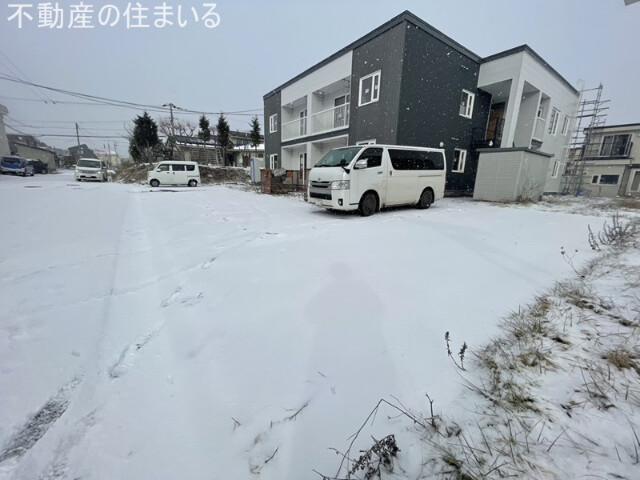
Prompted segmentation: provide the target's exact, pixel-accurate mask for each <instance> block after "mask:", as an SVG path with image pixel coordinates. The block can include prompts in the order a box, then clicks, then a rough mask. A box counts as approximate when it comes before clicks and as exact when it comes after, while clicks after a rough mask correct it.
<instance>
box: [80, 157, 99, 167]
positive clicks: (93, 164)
mask: <svg viewBox="0 0 640 480" xmlns="http://www.w3.org/2000/svg"><path fill="white" fill-rule="evenodd" d="M78 166H79V167H89V168H100V160H85V159H80V160H78Z"/></svg>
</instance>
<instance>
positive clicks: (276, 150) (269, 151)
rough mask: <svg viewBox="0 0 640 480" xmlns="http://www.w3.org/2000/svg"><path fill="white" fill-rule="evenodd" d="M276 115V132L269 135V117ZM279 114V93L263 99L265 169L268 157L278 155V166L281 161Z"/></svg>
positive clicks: (280, 122)
mask: <svg viewBox="0 0 640 480" xmlns="http://www.w3.org/2000/svg"><path fill="white" fill-rule="evenodd" d="M275 113H277V114H278V131H277V132H274V133H269V117H270V116H271V115H273V114H275ZM281 115H282V114H281V112H280V92H277V93H276V94H275V95H271V96H270V97H267V98H265V99H264V123H263V125H264V148H265V150H264V154H265V167H266V168H268V167H269V156H270V155H273V154H277V155H278V164H279V165H280V164H281V163H280V162H282V159H281V158H280V156H281V153H280V147H281V143H280V135H281V134H282V132H281V129H282V119H281V118H280V116H281Z"/></svg>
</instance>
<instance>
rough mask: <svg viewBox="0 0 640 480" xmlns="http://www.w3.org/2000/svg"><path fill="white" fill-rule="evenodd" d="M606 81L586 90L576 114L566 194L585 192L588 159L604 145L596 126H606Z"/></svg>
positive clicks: (564, 177)
mask: <svg viewBox="0 0 640 480" xmlns="http://www.w3.org/2000/svg"><path fill="white" fill-rule="evenodd" d="M602 89H603V87H602V84H600V85H598V87H597V88H590V89H582V90H581V91H580V104H579V106H578V112H577V114H576V117H575V118H576V121H575V127H574V130H573V135H572V137H571V143H570V144H569V152H568V154H567V160H568V163H567V167H566V170H565V173H564V176H563V182H564V184H563V188H562V193H564V194H565V195H576V196H578V195H581V194H582V176H583V173H584V167H585V160H587V159H588V158H591V157H596V156H597V155H598V150H599V148H600V145H599V144H598V143H596V142H595V141H594V140H593V135H592V132H593V129H595V128H598V127H602V126H604V124H605V121H606V118H607V110H608V109H609V107H608V106H606V104H607V103H609V100H602Z"/></svg>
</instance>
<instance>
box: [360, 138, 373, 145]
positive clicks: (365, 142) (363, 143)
mask: <svg viewBox="0 0 640 480" xmlns="http://www.w3.org/2000/svg"><path fill="white" fill-rule="evenodd" d="M375 144H376V139H375V138H372V139H371V140H360V141H359V142H356V145H375Z"/></svg>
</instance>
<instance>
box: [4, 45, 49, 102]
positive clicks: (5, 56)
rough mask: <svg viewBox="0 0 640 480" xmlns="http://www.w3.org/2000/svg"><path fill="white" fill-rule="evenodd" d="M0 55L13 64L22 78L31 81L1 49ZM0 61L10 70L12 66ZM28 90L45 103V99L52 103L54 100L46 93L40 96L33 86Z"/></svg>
mask: <svg viewBox="0 0 640 480" xmlns="http://www.w3.org/2000/svg"><path fill="white" fill-rule="evenodd" d="M0 55H2V56H3V57H4V58H6V59H7V61H8V62H9V63H10V64H11V65H12V66H13V68H14V69H15V71H17V72H18V73H19V74H21V75H22V76H23V77H24V79H25V80H27V81H31V80H29V77H27V75H26V74H25V73H24V72H23V71H22V70H20V68H19V67H18V66H17V65H16V64H15V63H13V62H12V61H11V59H10V58H9V57H8V56H7V55H5V53H4V52H3V51H2V50H0ZM0 63H2V64H3V65H4V66H5V67H6V68H7V69H8V70H12V68H11V67H7V64H6V63H4V62H2V61H1V60H0ZM29 90H31V91H32V92H33V93H34V95H36V96H37V97H38V98H40V99H41V100H42V101H44V102H45V103H47V100H46V99H48V100H49V101H50V102H52V103H55V102H53V100H51V97H49V96H47V95H44V96H42V95H40V94H39V93H38V92H36V91H35V90H34V89H33V88H31V87H29ZM45 97H46V98H45Z"/></svg>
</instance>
